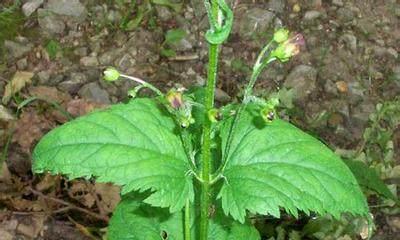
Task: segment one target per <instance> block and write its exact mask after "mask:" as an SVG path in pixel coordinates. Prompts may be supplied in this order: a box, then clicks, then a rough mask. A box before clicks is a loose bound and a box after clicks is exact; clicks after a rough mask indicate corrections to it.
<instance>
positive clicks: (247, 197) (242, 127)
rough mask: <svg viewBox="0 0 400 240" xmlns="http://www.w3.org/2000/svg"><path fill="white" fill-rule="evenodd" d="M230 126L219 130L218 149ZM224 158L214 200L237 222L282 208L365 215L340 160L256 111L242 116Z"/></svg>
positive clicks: (363, 203) (354, 184)
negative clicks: (224, 161) (265, 119)
mask: <svg viewBox="0 0 400 240" xmlns="http://www.w3.org/2000/svg"><path fill="white" fill-rule="evenodd" d="M230 126H231V119H229V120H227V122H226V124H225V125H224V127H223V128H222V130H221V138H222V146H226V139H227V135H228V132H229V129H230ZM224 150H225V149H223V152H224ZM227 159H228V163H227V165H226V168H225V170H224V172H223V175H224V176H225V177H226V179H225V182H224V184H223V186H222V189H221V191H220V193H219V196H218V197H219V198H221V199H222V207H223V210H224V212H225V213H226V214H230V215H232V217H233V218H234V219H237V220H239V221H240V222H243V221H244V219H245V216H246V210H249V211H250V212H252V213H260V214H271V215H273V216H275V217H279V216H280V208H283V209H284V210H286V211H287V212H288V213H291V214H293V215H294V216H296V217H297V215H298V210H301V211H304V212H305V213H309V212H310V211H313V212H317V213H319V214H326V213H329V214H332V215H333V216H335V217H339V216H340V214H341V213H342V212H349V213H352V214H360V215H366V214H367V213H368V207H367V203H366V200H365V198H364V196H363V194H362V192H361V190H360V188H359V186H358V184H357V182H356V180H355V178H354V176H353V175H352V174H351V172H350V170H349V169H348V168H347V166H346V165H345V164H344V163H343V162H342V161H341V160H340V158H339V157H337V156H336V155H335V154H334V153H333V152H332V151H331V150H330V149H328V148H327V147H326V146H325V145H323V144H322V143H321V142H319V141H318V140H316V139H315V138H313V137H311V136H310V135H308V134H306V133H304V132H303V131H301V130H299V129H298V128H296V127H294V126H293V125H291V124H289V123H287V122H285V121H282V120H279V119H276V120H274V121H273V122H272V123H270V124H267V123H265V122H264V121H263V120H262V118H261V117H260V116H259V112H258V110H255V109H254V106H251V107H248V108H247V110H246V111H244V113H243V115H242V118H241V120H240V121H239V123H238V127H237V129H236V135H235V137H234V138H233V141H232V145H231V148H230V150H229V153H227Z"/></svg>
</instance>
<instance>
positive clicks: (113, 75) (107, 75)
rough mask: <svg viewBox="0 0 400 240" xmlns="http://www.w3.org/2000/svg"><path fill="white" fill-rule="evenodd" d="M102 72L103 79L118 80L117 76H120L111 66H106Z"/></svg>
mask: <svg viewBox="0 0 400 240" xmlns="http://www.w3.org/2000/svg"><path fill="white" fill-rule="evenodd" d="M103 73H104V80H106V81H110V82H113V81H116V80H118V78H119V76H120V74H119V72H118V70H117V69H115V68H113V67H109V68H107V69H106V70H104V72H103Z"/></svg>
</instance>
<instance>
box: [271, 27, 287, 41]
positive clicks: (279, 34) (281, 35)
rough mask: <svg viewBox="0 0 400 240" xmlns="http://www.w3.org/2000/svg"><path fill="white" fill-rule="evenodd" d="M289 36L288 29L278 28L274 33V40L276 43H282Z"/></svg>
mask: <svg viewBox="0 0 400 240" xmlns="http://www.w3.org/2000/svg"><path fill="white" fill-rule="evenodd" d="M288 38H289V30H287V29H285V28H280V29H278V30H277V31H276V32H275V33H274V38H273V39H274V41H275V42H277V43H282V42H284V41H286V40H287V39H288Z"/></svg>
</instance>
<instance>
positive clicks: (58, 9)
mask: <svg viewBox="0 0 400 240" xmlns="http://www.w3.org/2000/svg"><path fill="white" fill-rule="evenodd" d="M46 8H47V9H49V10H50V11H52V12H53V13H56V14H59V15H66V16H72V17H77V18H80V19H84V18H85V17H86V14H87V11H86V8H85V6H84V5H83V4H82V3H80V2H79V0H49V1H48V3H47V4H46Z"/></svg>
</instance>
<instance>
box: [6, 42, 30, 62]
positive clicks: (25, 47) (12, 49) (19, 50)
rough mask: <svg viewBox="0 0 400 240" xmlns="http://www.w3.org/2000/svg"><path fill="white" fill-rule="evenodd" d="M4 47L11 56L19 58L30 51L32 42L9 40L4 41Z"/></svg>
mask: <svg viewBox="0 0 400 240" xmlns="http://www.w3.org/2000/svg"><path fill="white" fill-rule="evenodd" d="M4 47H5V49H6V50H7V53H8V54H9V56H10V57H11V58H19V57H22V56H23V55H25V54H26V53H28V52H30V51H31V50H32V48H33V45H32V44H30V43H29V44H21V43H17V42H13V41H9V40H5V41H4Z"/></svg>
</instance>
